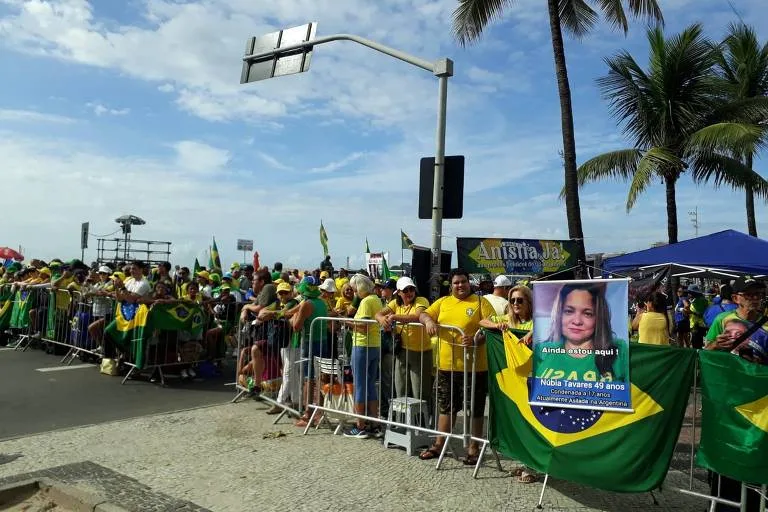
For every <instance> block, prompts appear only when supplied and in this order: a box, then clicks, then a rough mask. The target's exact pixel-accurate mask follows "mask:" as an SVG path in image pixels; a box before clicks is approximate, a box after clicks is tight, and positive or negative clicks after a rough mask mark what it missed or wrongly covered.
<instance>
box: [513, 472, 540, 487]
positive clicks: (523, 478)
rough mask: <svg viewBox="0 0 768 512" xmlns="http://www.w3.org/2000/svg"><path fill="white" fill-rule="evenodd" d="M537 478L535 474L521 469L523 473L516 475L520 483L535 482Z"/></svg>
mask: <svg viewBox="0 0 768 512" xmlns="http://www.w3.org/2000/svg"><path fill="white" fill-rule="evenodd" d="M538 479H539V477H537V476H536V475H534V474H532V473H529V472H527V471H523V473H522V474H521V475H520V476H519V477H517V481H518V482H520V483H521V484H532V483H534V482H536V481H537V480H538Z"/></svg>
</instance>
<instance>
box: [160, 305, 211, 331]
mask: <svg viewBox="0 0 768 512" xmlns="http://www.w3.org/2000/svg"><path fill="white" fill-rule="evenodd" d="M203 320H204V317H203V310H202V308H201V307H200V305H198V304H190V303H172V304H156V305H154V306H152V309H151V310H150V313H149V319H148V321H147V325H149V328H150V329H151V330H163V331H186V332H189V333H190V334H192V336H193V337H195V338H196V337H198V336H200V335H202V332H203V324H204V321H203Z"/></svg>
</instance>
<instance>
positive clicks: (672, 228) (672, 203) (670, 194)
mask: <svg viewBox="0 0 768 512" xmlns="http://www.w3.org/2000/svg"><path fill="white" fill-rule="evenodd" d="M676 183H677V176H672V177H669V176H667V177H665V178H664V184H665V185H666V188H667V237H668V238H669V243H671V244H676V243H677V199H675V184H676Z"/></svg>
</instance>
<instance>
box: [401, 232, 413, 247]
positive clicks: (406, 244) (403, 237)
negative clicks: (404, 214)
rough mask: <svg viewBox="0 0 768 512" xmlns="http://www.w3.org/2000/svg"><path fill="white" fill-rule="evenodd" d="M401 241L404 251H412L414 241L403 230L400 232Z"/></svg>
mask: <svg viewBox="0 0 768 512" xmlns="http://www.w3.org/2000/svg"><path fill="white" fill-rule="evenodd" d="M400 240H401V241H402V244H403V245H402V247H403V249H411V248H412V247H413V240H411V239H410V238H409V237H408V235H406V234H405V231H403V230H402V229H401V230H400Z"/></svg>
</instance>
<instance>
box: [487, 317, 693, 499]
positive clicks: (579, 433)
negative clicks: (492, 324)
mask: <svg viewBox="0 0 768 512" xmlns="http://www.w3.org/2000/svg"><path fill="white" fill-rule="evenodd" d="M486 339H487V349H488V368H489V370H488V371H489V381H490V382H489V394H490V401H491V408H490V419H489V437H490V441H491V445H492V446H493V447H495V448H496V449H497V450H498V451H499V452H501V453H503V454H504V455H506V456H508V457H511V458H513V459H516V460H519V461H521V462H522V463H524V464H526V465H527V466H530V467H532V468H534V469H536V470H537V471H541V472H543V473H548V474H549V475H551V476H553V477H555V478H561V479H564V480H570V481H572V482H578V483H580V484H584V485H589V486H592V487H597V488H600V489H605V490H608V491H616V492H646V491H650V490H653V489H656V488H658V487H659V486H660V485H661V483H662V482H663V481H664V478H665V476H666V474H667V470H668V469H669V464H670V461H671V460H672V454H673V451H674V448H675V444H676V443H677V438H678V434H679V433H680V428H681V426H682V422H683V417H684V414H685V407H686V405H687V403H688V396H689V392H690V387H691V383H692V380H693V371H694V362H695V357H696V353H695V352H694V351H692V350H685V349H678V348H671V347H661V346H653V345H638V344H631V345H630V347H631V348H630V372H629V374H630V375H631V382H632V407H633V409H634V412H632V413H621V412H609V411H594V410H582V409H568V408H561V407H539V406H531V405H529V404H528V394H529V384H528V378H529V376H530V375H531V369H532V360H533V357H532V355H533V353H532V352H531V350H530V349H529V348H528V347H526V346H525V345H524V344H523V343H520V342H519V340H518V339H517V338H516V337H515V335H514V334H510V333H507V334H505V335H504V338H503V339H502V337H501V335H500V334H499V333H498V332H494V331H486Z"/></svg>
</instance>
